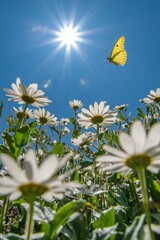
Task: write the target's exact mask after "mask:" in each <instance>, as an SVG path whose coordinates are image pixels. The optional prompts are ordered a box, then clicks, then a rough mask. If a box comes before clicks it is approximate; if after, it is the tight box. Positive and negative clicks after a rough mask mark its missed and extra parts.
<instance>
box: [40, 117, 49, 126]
mask: <svg viewBox="0 0 160 240" xmlns="http://www.w3.org/2000/svg"><path fill="white" fill-rule="evenodd" d="M39 121H40V123H41V124H42V125H44V124H46V123H47V122H48V120H47V118H45V117H40V118H39Z"/></svg>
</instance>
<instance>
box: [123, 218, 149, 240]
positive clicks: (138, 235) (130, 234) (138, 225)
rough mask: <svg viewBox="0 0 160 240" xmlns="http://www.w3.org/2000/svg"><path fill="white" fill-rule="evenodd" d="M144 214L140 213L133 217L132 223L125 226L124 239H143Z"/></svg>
mask: <svg viewBox="0 0 160 240" xmlns="http://www.w3.org/2000/svg"><path fill="white" fill-rule="evenodd" d="M144 219H145V215H144V214H142V215H141V216H137V217H135V219H134V221H133V222H132V224H131V225H130V226H129V227H127V229H126V232H125V236H124V240H143V239H145V238H144V232H143V225H144Z"/></svg>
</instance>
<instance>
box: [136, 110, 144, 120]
mask: <svg viewBox="0 0 160 240" xmlns="http://www.w3.org/2000/svg"><path fill="white" fill-rule="evenodd" d="M137 110H138V116H139V117H141V118H143V119H144V118H145V114H144V113H143V110H142V108H137Z"/></svg>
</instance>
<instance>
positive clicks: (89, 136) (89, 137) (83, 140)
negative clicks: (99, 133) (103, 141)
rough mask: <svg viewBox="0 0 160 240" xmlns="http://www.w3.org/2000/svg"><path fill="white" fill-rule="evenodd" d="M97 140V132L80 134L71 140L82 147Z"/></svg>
mask: <svg viewBox="0 0 160 240" xmlns="http://www.w3.org/2000/svg"><path fill="white" fill-rule="evenodd" d="M95 140H96V134H95V133H92V132H85V133H83V134H81V135H79V136H78V137H77V138H72V139H71V142H72V144H73V145H75V146H78V147H80V148H85V147H87V146H89V145H92V144H93V142H94V141H95Z"/></svg>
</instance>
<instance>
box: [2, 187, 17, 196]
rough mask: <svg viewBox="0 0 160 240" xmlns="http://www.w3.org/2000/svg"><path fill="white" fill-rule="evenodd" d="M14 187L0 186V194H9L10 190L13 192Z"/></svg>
mask: <svg viewBox="0 0 160 240" xmlns="http://www.w3.org/2000/svg"><path fill="white" fill-rule="evenodd" d="M15 189H16V188H15V187H6V186H5V187H4V186H0V194H2V195H6V194H10V193H11V192H14V191H15Z"/></svg>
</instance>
